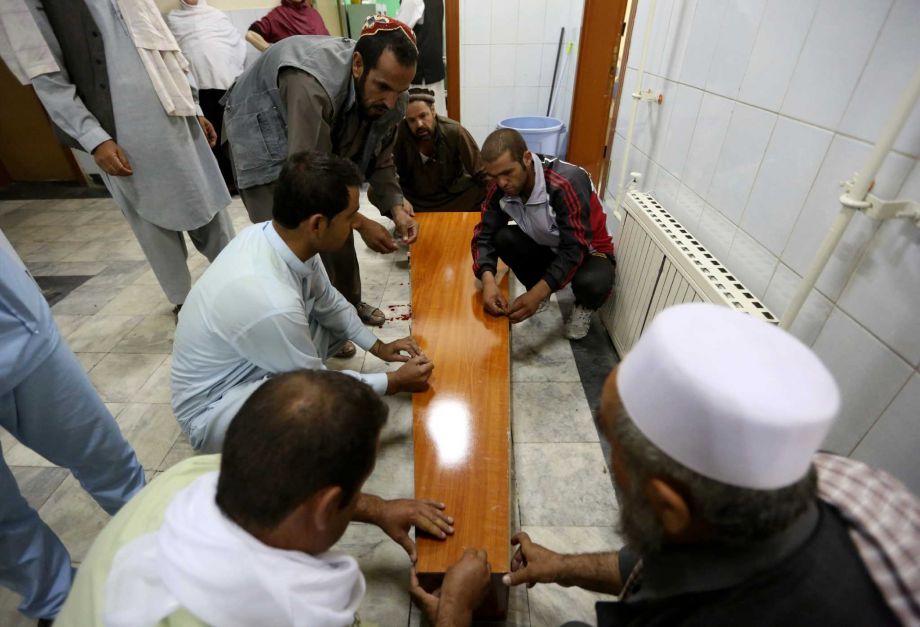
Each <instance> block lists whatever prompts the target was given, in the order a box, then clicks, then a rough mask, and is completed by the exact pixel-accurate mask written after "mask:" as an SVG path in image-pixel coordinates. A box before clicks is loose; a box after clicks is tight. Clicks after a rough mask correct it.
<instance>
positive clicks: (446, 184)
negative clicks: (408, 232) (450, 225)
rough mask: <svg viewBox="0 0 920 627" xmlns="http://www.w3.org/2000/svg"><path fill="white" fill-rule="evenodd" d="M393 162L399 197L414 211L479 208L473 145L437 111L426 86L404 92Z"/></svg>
mask: <svg viewBox="0 0 920 627" xmlns="http://www.w3.org/2000/svg"><path fill="white" fill-rule="evenodd" d="M393 161H394V162H395V163H396V172H397V173H398V174H399V186H400V187H401V188H402V193H403V196H405V197H406V198H408V199H409V201H410V202H411V203H412V206H413V208H414V209H415V210H416V211H478V210H479V205H480V203H482V199H483V196H485V172H483V170H482V159H481V157H480V155H479V146H477V145H476V140H475V139H473V136H472V135H470V134H469V132H467V130H466V129H465V128H463V127H462V126H460V123H459V122H455V121H453V120H451V119H450V118H446V117H443V116H441V115H438V114H437V111H435V108H434V92H433V91H432V90H430V89H426V88H424V87H413V88H412V89H410V90H409V106H408V108H407V109H406V117H405V118H403V120H402V122H400V123H399V126H398V127H397V131H396V144H395V145H394V147H393Z"/></svg>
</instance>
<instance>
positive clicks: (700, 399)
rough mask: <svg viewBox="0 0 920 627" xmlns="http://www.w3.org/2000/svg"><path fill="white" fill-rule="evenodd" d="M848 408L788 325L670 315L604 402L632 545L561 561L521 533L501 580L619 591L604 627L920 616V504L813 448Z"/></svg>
mask: <svg viewBox="0 0 920 627" xmlns="http://www.w3.org/2000/svg"><path fill="white" fill-rule="evenodd" d="M839 408H840V394H839V391H838V389H837V385H836V383H835V382H834V379H833V377H832V376H831V374H830V372H829V371H828V370H827V368H826V367H825V366H824V365H823V364H822V363H821V361H820V360H819V359H818V357H817V356H816V355H815V354H814V353H813V352H812V351H811V350H810V349H809V348H808V347H806V346H805V345H804V344H802V343H801V342H799V340H797V339H796V338H794V337H793V336H791V335H790V334H789V333H787V332H785V331H783V330H780V329H779V328H778V327H777V326H775V325H773V324H770V323H768V322H766V321H765V320H762V319H757V318H756V317H755V316H752V315H748V314H745V313H741V312H738V311H734V310H733V309H730V308H728V307H723V306H717V305H713V304H703V303H693V304H685V305H678V306H676V307H671V308H669V309H666V310H664V311H662V312H661V313H659V314H658V315H657V316H656V317H655V319H654V320H653V321H652V323H651V325H650V326H649V327H647V328H646V330H645V332H644V334H643V336H642V337H641V338H640V339H639V341H638V342H637V343H636V345H635V346H634V347H633V348H632V350H631V351H630V352H629V354H627V355H626V357H625V358H624V359H623V361H622V363H621V364H620V365H619V366H618V368H616V369H615V370H614V371H613V372H612V373H611V374H610V376H609V377H608V378H607V382H606V384H605V386H604V392H603V398H602V401H601V412H600V417H599V426H600V428H601V431H602V434H603V436H604V438H605V439H606V440H607V442H608V443H609V444H610V450H611V457H610V465H611V468H612V470H613V473H612V474H613V481H614V488H615V491H616V494H617V501H618V502H619V524H618V531H619V533H620V535H621V536H622V537H623V539H624V540H625V541H626V546H625V547H623V548H622V549H620V550H619V551H613V552H610V553H594V554H582V555H561V554H558V553H555V552H553V551H551V550H549V549H547V548H545V547H542V546H540V545H538V544H536V543H534V542H532V541H531V540H530V538H529V536H528V535H527V534H526V533H518V534H515V535H514V536H513V537H512V540H511V541H512V543H513V544H517V545H518V546H519V549H518V551H517V553H516V554H515V555H514V557H513V559H512V562H511V571H512V572H511V573H510V574H508V575H506V578H505V583H507V584H509V585H519V584H525V583H526V584H528V585H534V584H536V583H550V582H551V583H557V584H560V585H562V586H577V587H581V588H586V589H589V590H594V591H597V592H602V593H608V594H612V595H617V596H618V597H619V601H617V602H602V603H598V604H597V624H598V625H600V626H601V627H608V626H613V625H637V626H638V625H754V626H758V625H763V626H768V625H769V626H772V625H797V624H802V623H803V622H805V623H808V624H815V625H896V624H900V623H903V624H905V625H907V624H916V623H918V622H920V607H918V605H917V591H918V590H920V573H918V570H917V568H916V565H917V563H918V561H920V535H918V532H917V529H918V526H920V503H918V501H917V499H916V498H915V497H914V496H913V495H911V494H910V492H908V491H907V489H906V488H905V487H904V486H903V485H902V484H901V483H899V482H898V481H897V480H895V479H893V478H892V477H890V476H888V475H886V474H885V473H884V472H881V471H878V470H875V469H872V468H869V467H868V466H866V465H864V464H861V463H860V462H857V461H855V460H850V459H847V458H844V457H838V456H834V455H826V454H816V451H817V449H818V447H819V446H820V445H821V443H822V442H823V441H824V439H825V437H826V435H827V433H828V430H829V428H830V426H831V424H832V422H833V420H834V419H835V418H836V416H837V414H838V412H839ZM572 625H573V627H574V625H575V624H574V623H572ZM578 625H582V623H578Z"/></svg>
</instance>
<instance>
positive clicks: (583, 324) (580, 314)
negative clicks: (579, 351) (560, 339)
mask: <svg viewBox="0 0 920 627" xmlns="http://www.w3.org/2000/svg"><path fill="white" fill-rule="evenodd" d="M593 315H594V310H593V309H588V308H587V307H582V306H581V305H575V306H574V307H573V308H572V316H571V317H570V318H569V321H568V322H567V323H566V325H565V336H566V337H567V338H569V339H570V340H580V339H581V338H583V337H584V336H586V335H588V329H589V328H591V316H593Z"/></svg>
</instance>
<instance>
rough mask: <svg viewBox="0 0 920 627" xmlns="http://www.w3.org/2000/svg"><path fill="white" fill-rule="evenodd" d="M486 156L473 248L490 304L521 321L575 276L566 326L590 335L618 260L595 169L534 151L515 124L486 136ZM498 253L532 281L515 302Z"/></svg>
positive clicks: (576, 334) (569, 331)
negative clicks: (501, 277)
mask: <svg viewBox="0 0 920 627" xmlns="http://www.w3.org/2000/svg"><path fill="white" fill-rule="evenodd" d="M482 161H483V167H484V169H485V172H486V174H487V175H488V176H489V177H490V178H491V179H492V182H491V183H490V185H489V186H488V187H487V189H486V198H485V200H484V201H483V203H482V220H481V222H480V223H479V225H478V226H477V227H476V229H475V231H474V233H473V242H472V249H473V272H475V273H476V278H478V279H480V280H481V281H482V300H483V306H484V307H485V310H486V311H487V312H488V313H490V314H492V315H493V316H503V315H507V316H508V317H509V318H510V319H511V322H521V321H523V320H526V319H527V318H529V317H531V316H532V315H534V314H535V313H540V312H541V311H543V309H544V308H545V307H546V306H547V304H548V302H549V297H550V295H551V294H552V293H553V292H555V291H557V290H560V289H562V288H563V287H565V286H566V285H567V284H568V283H569V282H571V283H572V292H574V294H575V307H574V309H573V310H572V315H571V317H570V318H569V322H568V324H567V325H566V330H565V334H566V337H568V338H570V339H573V340H578V339H581V338H583V337H584V336H585V335H587V333H588V329H589V327H590V325H591V316H592V315H593V314H594V311H595V310H597V309H598V308H600V306H601V305H603V304H604V301H605V300H607V296H609V295H610V291H611V290H612V289H613V281H614V263H615V261H614V256H613V241H612V240H611V239H610V235H609V234H608V233H607V215H606V214H605V213H604V207H603V206H602V205H601V202H600V200H599V199H598V198H597V193H596V192H595V191H594V185H593V184H592V183H591V177H590V176H588V173H587V172H585V171H584V170H583V169H581V168H579V167H578V166H575V165H572V164H571V163H566V162H565V161H561V160H559V159H556V158H554V157H541V156H539V155H536V156H534V154H533V153H531V152H530V151H529V150H527V144H525V143H524V139H523V138H522V137H521V135H520V133H518V132H517V131H515V130H513V129H509V128H503V129H499V130H497V131H494V132H493V133H492V134H491V135H489V136H488V137H487V138H486V141H485V143H483V145H482ZM510 220H514V222H515V224H514V225H510V224H509V221H510ZM498 259H501V260H502V261H504V262H505V263H506V264H508V266H509V267H510V268H511V269H512V270H513V271H514V274H515V276H517V278H518V279H519V280H520V281H521V283H523V284H524V286H525V287H526V288H527V292H526V293H525V294H522V295H520V296H519V297H518V298H517V299H515V301H514V302H513V303H511V305H510V307H509V305H508V303H507V302H505V297H504V296H503V295H502V293H501V290H499V289H498V284H497V282H496V280H495V269H496V266H497V264H498Z"/></svg>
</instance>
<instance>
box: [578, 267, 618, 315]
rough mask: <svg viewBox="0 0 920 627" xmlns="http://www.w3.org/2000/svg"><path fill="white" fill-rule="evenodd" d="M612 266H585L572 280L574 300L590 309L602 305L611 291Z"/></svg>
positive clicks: (612, 279)
mask: <svg viewBox="0 0 920 627" xmlns="http://www.w3.org/2000/svg"><path fill="white" fill-rule="evenodd" d="M613 281H614V272H613V265H612V264H605V265H600V264H585V265H583V266H582V267H581V268H580V269H579V271H578V272H577V273H576V274H575V276H574V277H573V279H572V291H573V292H574V293H575V300H576V301H577V302H579V303H581V304H584V305H585V306H587V307H590V308H592V309H597V308H598V307H600V306H601V305H603V304H604V301H605V300H607V297H608V296H609V295H610V292H611V290H612V289H613Z"/></svg>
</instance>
